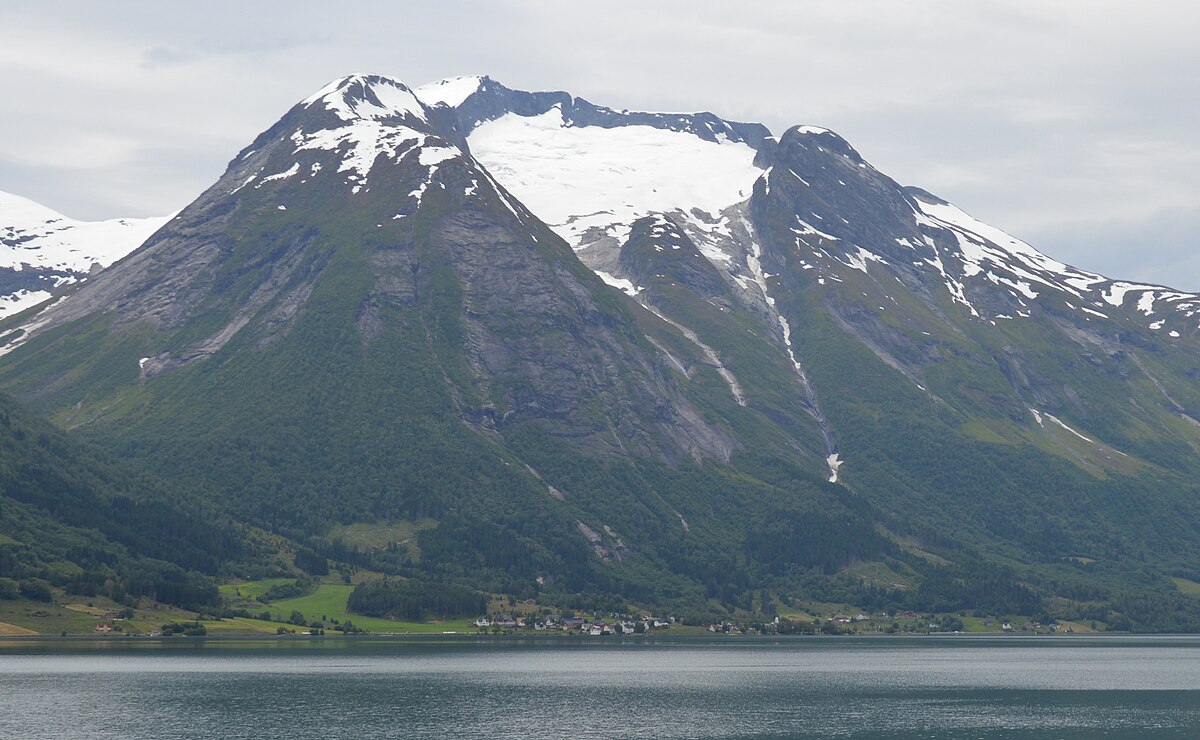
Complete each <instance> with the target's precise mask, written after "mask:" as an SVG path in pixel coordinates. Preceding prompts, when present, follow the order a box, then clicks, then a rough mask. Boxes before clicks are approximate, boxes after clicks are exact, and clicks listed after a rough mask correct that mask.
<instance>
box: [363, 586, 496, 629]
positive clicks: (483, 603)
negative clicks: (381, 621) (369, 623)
mask: <svg viewBox="0 0 1200 740" xmlns="http://www.w3.org/2000/svg"><path fill="white" fill-rule="evenodd" d="M347 608H348V609H349V610H350V611H351V612H354V613H356V614H365V615H367V616H369V617H383V618H391V619H400V620H404V621H408V622H420V621H423V620H427V619H448V618H453V617H469V616H475V615H479V614H483V613H485V612H486V611H487V597H486V596H484V595H483V594H482V593H480V592H478V591H475V590H473V589H469V588H465V587H462V586H454V585H450V584H444V583H422V582H420V581H402V580H398V579H390V578H389V579H383V580H378V581H365V582H363V583H360V584H358V585H357V586H355V587H354V590H353V591H352V592H351V593H350V599H349V601H348V602H347Z"/></svg>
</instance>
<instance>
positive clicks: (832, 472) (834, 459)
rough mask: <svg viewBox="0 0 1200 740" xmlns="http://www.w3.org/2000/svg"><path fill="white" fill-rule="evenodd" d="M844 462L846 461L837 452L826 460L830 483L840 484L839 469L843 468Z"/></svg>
mask: <svg viewBox="0 0 1200 740" xmlns="http://www.w3.org/2000/svg"><path fill="white" fill-rule="evenodd" d="M844 462H845V460H843V459H842V458H841V456H840V455H838V453H836V452H834V453H833V454H831V455H829V456H828V457H826V458H825V464H826V465H828V466H829V482H830V483H837V482H838V469H839V468H841V467H842V463H844Z"/></svg>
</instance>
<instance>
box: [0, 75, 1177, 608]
mask: <svg viewBox="0 0 1200 740" xmlns="http://www.w3.org/2000/svg"><path fill="white" fill-rule="evenodd" d="M0 214H3V211H2V210H0ZM10 231H13V233H16V232H15V231H14V230H13V229H10ZM4 245H5V247H9V246H10V245H9V244H8V242H4ZM131 246H132V245H131ZM54 289H55V293H54V297H53V299H52V300H49V301H46V302H44V303H41V304H40V305H39V306H37V307H36V308H32V309H30V310H27V311H25V312H23V313H21V314H20V315H18V316H16V317H14V318H10V319H8V320H6V321H4V322H3V323H0V353H2V356H0V387H2V388H4V389H5V390H6V391H7V392H8V393H10V394H12V395H14V396H16V397H17V399H19V400H20V401H22V402H24V403H25V404H28V405H30V406H32V407H33V408H34V409H35V410H38V411H40V412H42V413H44V414H46V415H48V416H49V417H50V418H51V419H52V420H53V421H54V422H55V423H57V424H58V425H60V426H62V427H65V428H67V429H69V430H71V431H72V433H73V434H72V436H73V437H75V438H77V439H79V440H81V441H82V442H84V443H87V444H89V445H96V446H99V447H101V448H104V449H105V450H106V454H108V455H112V456H113V457H115V458H118V461H119V462H121V463H122V464H127V465H130V466H135V467H140V468H142V469H144V470H146V471H148V473H147V474H148V475H151V476H154V477H155V478H156V479H158V480H163V481H167V482H168V488H169V487H170V486H172V485H173V486H177V487H178V489H179V490H180V491H185V492H186V500H191V501H203V502H204V506H205V507H206V511H208V510H210V511H212V512H213V514H212V515H213V516H214V517H218V518H219V517H228V520H225V519H219V521H221V522H224V521H228V522H231V524H228V525H227V526H236V527H245V528H248V529H247V530H246V531H252V532H258V533H261V540H260V542H261V543H268V542H269V543H272V544H269V545H268V544H261V547H262V548H265V550H264V551H270V552H275V553H278V552H285V551H288V550H289V548H293V549H302V550H303V551H305V552H310V553H318V554H319V556H320V559H321V561H322V562H325V561H331V562H334V563H341V564H343V565H344V566H345V567H347V568H362V569H367V570H369V571H371V572H377V573H381V574H389V575H396V576H403V577H405V578H408V579H412V580H415V581H420V582H425V583H439V584H447V587H449V586H453V587H454V588H462V587H466V588H473V589H479V590H483V591H487V592H490V593H493V594H506V595H511V596H514V597H516V596H519V597H521V598H537V599H539V600H543V601H546V602H549V603H560V604H570V603H584V602H586V603H612V602H613V601H614V600H615V601H619V602H623V603H631V604H639V605H645V606H647V607H653V606H657V605H671V606H672V608H676V609H679V608H690V609H698V610H702V611H703V610H709V611H711V610H716V611H722V610H723V611H724V612H726V613H728V612H733V611H737V610H742V611H744V612H752V611H755V610H763V609H766V608H767V605H771V606H770V609H774V608H776V607H777V606H778V605H784V606H786V605H796V604H800V603H807V602H811V601H820V602H826V603H829V602H832V603H845V604H854V605H859V606H861V607H862V608H896V609H901V608H903V609H914V610H923V611H959V610H968V609H970V610H975V611H977V612H980V613H991V614H1007V613H1012V614H1028V615H1033V614H1047V615H1051V616H1054V617H1056V618H1059V619H1077V620H1092V621H1099V622H1104V623H1105V624H1110V625H1112V624H1117V625H1128V626H1131V627H1138V628H1144V629H1194V628H1196V627H1200V602H1195V601H1193V599H1192V598H1191V597H1189V596H1187V595H1186V594H1185V593H1183V592H1181V591H1180V590H1179V585H1178V584H1180V583H1185V584H1187V583H1192V582H1194V581H1200V568H1198V567H1197V566H1196V563H1197V562H1198V560H1197V555H1200V551H1197V546H1196V544H1195V543H1196V542H1197V541H1200V540H1198V539H1197V535H1198V534H1200V516H1198V515H1200V504H1198V503H1197V501H1198V499H1197V494H1200V485H1198V484H1197V483H1196V482H1195V481H1196V480H1198V478H1197V474H1198V473H1200V462H1198V460H1200V457H1198V455H1197V453H1198V452H1200V421H1197V419H1200V392H1198V390H1197V386H1196V383H1195V378H1196V375H1197V373H1198V372H1200V363H1198V362H1197V356H1198V355H1197V350H1198V349H1200V346H1198V344H1197V329H1198V328H1200V319H1197V318H1196V317H1195V314H1196V313H1197V311H1200V296H1196V295H1193V294H1189V293H1185V292H1181V291H1177V290H1172V289H1170V288H1166V287H1163V286H1154V285H1144V284H1137V283H1131V282H1126V281H1121V280H1114V279H1110V278H1107V277H1104V276H1101V275H1097V274H1094V273H1090V272H1087V271H1085V270H1082V269H1077V268H1075V267H1071V266H1068V265H1065V264H1062V263H1060V262H1058V261H1056V260H1054V259H1052V258H1051V257H1048V256H1046V255H1044V254H1042V253H1041V252H1039V251H1037V250H1036V249H1034V248H1033V247H1031V246H1029V245H1027V244H1025V243H1023V242H1021V241H1020V240H1018V239H1015V238H1013V237H1011V236H1009V235H1007V234H1005V233H1004V232H1003V231H1001V230H999V229H996V228H994V227H991V226H988V225H986V224H983V223H981V222H979V221H977V220H975V219H974V218H972V217H971V216H969V215H967V214H966V213H964V212H963V211H961V210H960V209H958V208H956V207H955V206H953V205H952V204H951V203H949V202H947V201H946V200H943V199H942V198H940V197H938V196H935V195H932V194H930V193H928V192H925V191H924V190H921V189H919V188H914V187H906V186H902V185H900V184H898V183H897V182H895V181H894V180H892V179H891V178H889V177H888V176H887V175H885V174H884V173H881V172H879V171H878V170H876V169H875V168H874V167H873V166H871V164H870V163H869V162H868V161H866V160H865V159H864V158H863V157H862V156H861V155H860V154H859V153H858V152H857V151H855V150H854V149H853V148H852V147H851V146H850V144H849V143H848V142H846V141H845V140H844V139H842V138H841V137H840V136H838V135H837V134H836V133H834V132H832V131H829V130H826V129H821V128H816V127H811V126H795V127H793V128H791V129H788V130H787V131H785V132H783V133H782V134H781V135H779V136H775V135H773V134H772V133H771V132H770V131H768V130H767V129H766V128H765V127H763V126H761V125H759V124H752V123H737V122H730V121H725V120H722V119H721V118H719V117H717V116H715V115H713V114H711V113H697V114H651V113H637V112H630V111H625V110H615V109H610V108H606V107H602V106H598V105H594V104H592V103H590V102H588V101H585V100H582V99H580V98H576V97H573V96H571V95H569V94H567V93H564V92H535V93H531V92H523V91H517V90H511V89H509V88H506V87H504V86H503V85H501V84H500V83H498V82H496V81H494V80H492V79H490V78H487V77H464V78H454V79H450V80H443V81H441V82H437V83H433V84H430V85H426V86H424V87H420V88H416V89H413V88H410V87H408V86H406V85H405V84H403V83H401V82H399V81H397V80H394V79H391V78H387V77H381V76H373V75H355V76H350V77H346V78H343V79H340V80H336V81H334V82H332V83H330V84H329V85H327V86H325V87H324V88H322V89H321V90H319V91H317V92H316V93H314V94H313V95H312V96H310V97H309V98H306V99H305V100H303V101H301V102H299V103H298V104H296V105H295V106H294V107H293V108H292V109H291V110H290V111H288V112H287V113H286V114H285V115H284V116H283V117H282V118H281V119H280V120H279V122H278V123H276V124H275V125H274V126H272V127H271V128H270V129H268V130H266V131H264V132H263V133H262V134H260V135H259V136H258V137H257V138H256V139H255V140H254V141H253V142H252V143H250V145H249V146H247V147H246V148H245V149H244V150H243V151H242V152H240V153H239V154H238V155H237V156H236V157H235V158H234V159H233V161H232V162H231V163H230V165H229V167H228V169H227V170H226V172H225V174H224V175H222V176H221V178H220V179H219V180H218V181H217V182H216V183H215V184H213V185H212V186H211V187H210V188H209V189H208V190H207V191H205V192H204V193H203V194H201V195H200V196H199V198H197V200H196V201H195V202H193V203H192V204H191V205H189V206H188V207H186V208H185V209H183V211H181V212H180V213H179V214H178V215H176V216H174V217H173V218H171V219H170V220H169V221H166V222H165V224H163V225H162V226H161V228H159V229H158V230H157V231H156V232H155V233H154V234H153V236H151V237H150V238H149V239H148V240H146V241H145V243H144V244H142V245H141V246H140V247H138V248H137V249H136V250H134V251H132V253H130V254H129V255H128V256H126V257H124V258H123V259H121V260H119V261H118V262H116V263H115V264H113V265H112V266H111V267H107V268H106V269H102V270H97V271H95V272H89V274H88V275H86V279H85V280H81V281H76V282H72V283H71V284H70V285H67V284H66V283H65V282H64V283H62V284H56V285H55V286H54ZM47 295H49V292H48V293H47ZM155 490H161V489H155ZM156 495H157V496H165V497H167V498H170V495H169V494H165V493H159V494H155V493H153V492H151V493H146V494H145V497H148V498H149V499H154V498H155V496H156ZM177 498H178V497H177ZM176 503H177V502H176ZM214 521H217V520H216V519H214ZM213 526H226V525H224V524H221V525H218V524H214V525H213ZM363 526H376V527H385V528H386V527H391V528H393V529H394V530H395V531H397V532H404V533H407V536H406V537H404V538H403V543H401V544H397V543H398V542H399V540H397V542H393V543H391V545H388V546H382V547H381V546H374V545H370V544H365V543H363V542H361V541H355V540H353V538H347V536H346V534H345V533H347V532H354V531H358V530H355V529H354V528H355V527H359V528H361V527H363ZM222 531H224V530H222ZM237 531H242V530H237ZM231 536H232V535H231ZM235 539H236V538H235ZM229 550H230V552H231V553H233V554H231V555H229V556H228V558H227V562H228V563H229V565H228V566H227V567H228V569H230V570H232V571H237V570H238V569H239V568H240V569H243V570H244V569H246V568H248V567H250V566H249V565H247V563H250V562H252V561H254V560H255V558H256V557H258V559H259V560H261V553H260V556H253V555H246V554H245V552H244V550H243V549H239V548H238V547H233V546H230V548H229ZM208 570H209V571H212V568H209V569H208Z"/></svg>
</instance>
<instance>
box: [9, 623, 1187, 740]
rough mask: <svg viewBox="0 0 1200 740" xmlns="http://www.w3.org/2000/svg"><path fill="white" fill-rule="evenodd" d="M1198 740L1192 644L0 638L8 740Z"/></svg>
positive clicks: (1055, 640)
mask: <svg viewBox="0 0 1200 740" xmlns="http://www.w3.org/2000/svg"><path fill="white" fill-rule="evenodd" d="M839 736H841V737H911V738H1008V737H1021V738H1027V737H1032V738H1101V737H1104V738H1108V737H1111V738H1125V737H1163V738H1176V737H1178V738H1196V737H1200V638H1190V637H1189V638H1145V639H1132V638H1130V639H1124V638H1115V639H1114V638H1103V639H1096V638H1087V637H1082V636H1076V637H1071V638H1046V637H1043V638H1028V639H1021V638H1000V639H980V638H966V637H963V638H946V639H941V638H932V639H846V638H842V639H836V638H834V639H820V638H797V639H794V640H767V639H728V640H646V641H634V640H626V641H617V640H616V639H615V638H614V639H611V640H608V639H602V638H596V639H587V638H579V639H561V640H556V639H537V640H473V639H458V640H454V639H447V640H412V641H408V640H405V641H382V640H342V639H330V638H325V640H321V641H314V642H300V641H292V640H282V641H267V640H261V641H245V642H236V643H234V642H230V641H211V640H194V639H177V640H174V641H168V642H165V643H164V642H157V641H140V640H139V641H132V640H130V641H125V642H116V643H112V642H109V643H88V642H68V641H63V642H52V641H40V642H25V641H20V642H18V641H3V642H0V737H2V738H31V739H32V738H73V737H86V738H194V737H234V738H242V737H245V738H361V737H422V738H424V737H428V738H442V737H467V738H475V737H479V738H481V737H489V738H492V737H571V738H601V737H603V738H612V737H666V738H737V737H839Z"/></svg>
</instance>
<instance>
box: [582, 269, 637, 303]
mask: <svg viewBox="0 0 1200 740" xmlns="http://www.w3.org/2000/svg"><path fill="white" fill-rule="evenodd" d="M593 272H595V273H596V275H598V276H599V277H600V279H601V280H603V281H604V282H605V283H607V284H608V285H611V286H612V287H614V288H616V289H617V290H619V291H621V292H622V293H625V294H626V295H628V296H630V297H635V296H637V294H638V293H641V292H642V290H643V288H641V287H639V286H637V285H634V284H633V283H632V282H631V281H629V280H626V279H625V278H619V277H615V276H613V275H610V274H609V273H607V272H604V271H603V270H594V271H593Z"/></svg>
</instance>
